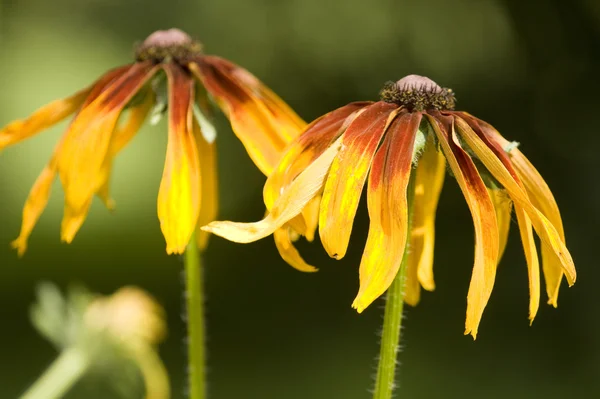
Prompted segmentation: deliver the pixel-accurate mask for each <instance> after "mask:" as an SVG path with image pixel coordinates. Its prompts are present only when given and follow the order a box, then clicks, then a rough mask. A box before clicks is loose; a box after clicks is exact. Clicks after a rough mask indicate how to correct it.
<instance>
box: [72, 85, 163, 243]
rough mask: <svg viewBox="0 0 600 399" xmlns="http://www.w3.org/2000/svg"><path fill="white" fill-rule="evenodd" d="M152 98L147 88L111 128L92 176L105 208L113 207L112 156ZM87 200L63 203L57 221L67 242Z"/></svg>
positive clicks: (130, 135)
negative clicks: (76, 205)
mask: <svg viewBox="0 0 600 399" xmlns="http://www.w3.org/2000/svg"><path fill="white" fill-rule="evenodd" d="M153 101H154V95H153V94H152V93H151V92H148V93H146V95H145V96H144V98H143V100H142V102H141V103H140V104H138V105H136V106H133V107H131V108H129V109H128V110H126V111H125V112H126V116H125V120H124V121H123V122H122V123H121V124H120V125H118V126H117V127H116V128H115V130H114V131H113V133H112V140H111V142H110V146H109V149H108V152H107V154H106V157H105V158H104V162H103V163H102V166H101V168H100V170H99V171H98V173H97V174H96V176H95V177H94V179H95V182H94V190H95V192H96V195H98V197H99V198H100V199H101V200H102V202H103V203H104V205H105V206H106V207H107V208H108V209H109V210H113V209H114V207H115V202H114V200H113V199H112V198H111V196H110V176H111V170H112V164H113V160H114V158H115V156H116V155H117V154H118V153H119V152H120V151H121V150H122V149H123V148H124V147H125V146H126V145H127V144H128V143H129V142H130V141H131V139H132V138H133V136H134V135H135V134H136V133H137V131H138V130H139V129H140V127H141V125H142V123H143V122H144V120H145V119H146V116H147V115H148V112H150V109H151V108H152V104H153ZM91 204H92V197H90V198H89V199H88V201H86V202H85V203H84V204H83V206H81V207H80V208H74V207H72V206H70V205H69V204H66V205H65V210H64V215H63V220H62V225H61V239H62V241H64V242H66V243H71V242H72V241H73V239H74V238H75V235H76V234H77V232H78V231H79V229H80V228H81V226H82V224H83V222H84V221H85V218H86V217H87V214H88V212H89V209H90V206H91Z"/></svg>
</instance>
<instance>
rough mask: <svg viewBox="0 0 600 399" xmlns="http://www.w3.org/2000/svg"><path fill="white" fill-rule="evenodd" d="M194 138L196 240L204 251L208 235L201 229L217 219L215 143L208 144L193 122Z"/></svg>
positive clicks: (217, 187) (217, 194)
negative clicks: (197, 192) (197, 173)
mask: <svg viewBox="0 0 600 399" xmlns="http://www.w3.org/2000/svg"><path fill="white" fill-rule="evenodd" d="M194 136H195V137H196V144H197V145H198V157H199V159H200V176H201V179H200V180H201V189H200V190H201V192H200V203H201V206H200V213H199V215H198V223H197V225H196V240H197V243H198V248H200V250H204V249H205V248H206V246H207V244H208V237H209V236H210V234H208V233H207V232H206V231H203V230H202V229H201V227H202V226H204V225H205V224H207V223H210V222H212V221H213V220H215V219H216V218H217V213H218V212H219V181H218V174H217V142H216V141H213V142H212V143H208V142H207V141H206V139H205V138H204V136H203V135H202V132H201V131H200V126H199V125H198V123H197V122H196V120H194Z"/></svg>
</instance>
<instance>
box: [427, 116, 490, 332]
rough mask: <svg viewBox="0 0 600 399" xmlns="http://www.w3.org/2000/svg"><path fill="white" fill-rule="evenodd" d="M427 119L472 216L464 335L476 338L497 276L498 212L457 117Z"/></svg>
mask: <svg viewBox="0 0 600 399" xmlns="http://www.w3.org/2000/svg"><path fill="white" fill-rule="evenodd" d="M428 119H429V121H430V122H431V126H432V127H433V130H434V131H435V134H436V136H437V138H438V141H439V143H440V145H441V148H442V151H443V152H444V155H445V156H446V159H447V160H448V164H449V165H450V169H452V173H453V174H454V177H455V178H456V181H457V182H458V184H459V186H460V189H461V191H462V192H463V195H464V197H465V200H466V201H467V204H468V205H469V209H470V211H471V215H472V216H473V224H474V227H475V262H474V265H473V273H472V276H471V284H470V285H469V293H468V294H467V319H466V322H465V334H471V335H472V336H473V338H474V339H475V338H476V337H477V330H478V328H479V323H480V321H481V317H482V315H483V310H484V309H485V306H486V305H487V302H488V300H489V298H490V294H491V293H492V289H493V287H494V280H495V278H496V266H497V263H498V246H499V237H498V224H497V221H496V213H495V210H494V204H493V203H492V201H491V199H490V196H489V195H488V193H487V189H486V187H485V184H484V183H483V180H482V179H481V176H479V172H478V171H477V168H476V167H475V164H474V163H473V161H472V160H471V157H470V156H469V155H468V154H467V153H466V152H465V151H464V150H463V149H462V148H461V147H460V145H459V144H458V138H457V137H456V132H455V131H454V118H452V117H450V118H444V117H443V116H439V117H431V116H430V117H428ZM449 136H450V137H449Z"/></svg>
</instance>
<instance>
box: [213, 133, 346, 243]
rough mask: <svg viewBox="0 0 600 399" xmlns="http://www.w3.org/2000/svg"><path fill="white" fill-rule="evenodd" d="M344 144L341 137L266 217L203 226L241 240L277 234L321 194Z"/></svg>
mask: <svg viewBox="0 0 600 399" xmlns="http://www.w3.org/2000/svg"><path fill="white" fill-rule="evenodd" d="M340 146H341V138H340V139H338V140H337V141H336V142H335V143H333V145H331V146H330V147H329V148H328V149H327V150H326V151H325V152H323V154H321V156H320V157H319V158H317V159H316V160H315V161H314V162H313V163H312V164H310V165H309V166H308V167H307V168H306V169H305V170H304V172H302V173H301V174H300V175H299V176H298V177H297V178H296V179H294V181H293V182H292V183H291V184H290V185H289V187H288V188H287V189H286V190H285V191H283V193H282V194H281V196H280V197H279V198H278V199H277V201H275V203H274V204H273V208H272V209H271V211H270V212H269V213H268V214H267V216H266V217H265V218H264V219H263V220H261V221H259V222H255V223H235V222H229V221H224V222H212V223H210V224H209V225H207V226H204V227H202V229H203V230H204V231H208V232H211V233H213V234H216V235H218V236H221V237H224V238H226V239H228V240H230V241H234V242H239V243H249V242H253V241H256V240H260V239H261V238H264V237H266V236H268V235H269V234H273V232H274V231H275V230H277V229H278V228H280V227H281V226H283V225H284V224H285V223H286V222H288V221H289V220H290V219H292V218H293V217H294V216H296V215H299V214H300V212H302V210H303V209H304V208H305V207H306V205H307V204H308V203H309V202H310V201H311V200H312V199H313V198H314V197H315V196H316V195H318V193H319V192H320V190H321V189H322V187H323V184H324V183H325V178H326V176H327V173H328V172H329V167H330V166H331V163H332V162H333V159H334V158H335V156H336V155H337V154H338V152H339V149H340Z"/></svg>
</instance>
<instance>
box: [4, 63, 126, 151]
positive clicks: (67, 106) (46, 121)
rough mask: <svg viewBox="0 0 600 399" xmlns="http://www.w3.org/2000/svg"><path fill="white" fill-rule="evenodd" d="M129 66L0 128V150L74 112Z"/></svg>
mask: <svg viewBox="0 0 600 399" xmlns="http://www.w3.org/2000/svg"><path fill="white" fill-rule="evenodd" d="M129 68H130V66H129V65H128V66H124V67H120V68H117V69H114V70H112V71H109V72H107V73H106V74H104V75H103V76H102V77H101V78H100V79H98V80H97V81H96V82H94V83H93V84H92V85H91V86H89V87H86V88H85V89H83V90H80V91H78V92H77V93H75V94H73V95H72V96H70V97H67V98H62V99H60V100H55V101H53V102H51V103H50V104H47V105H44V106H43V107H41V108H40V109H38V110H37V111H35V112H34V113H33V114H31V115H30V116H29V117H27V118H26V119H21V120H16V121H13V122H11V123H9V124H8V125H6V126H5V127H4V128H2V130H0V150H2V149H3V148H6V147H8V146H9V145H13V144H16V143H18V142H20V141H22V140H25V139H27V138H29V137H31V136H33V135H35V134H36V133H39V132H40V131H42V130H44V129H47V128H49V127H50V126H52V125H54V124H56V123H58V122H60V121H61V120H63V119H64V118H66V117H67V116H69V115H71V114H72V113H74V112H76V111H77V110H78V109H79V108H80V107H81V106H82V105H83V104H84V103H85V102H86V99H87V98H89V97H90V96H92V97H93V94H94V91H98V89H101V88H103V87H104V86H105V85H106V84H108V83H109V82H110V81H112V80H114V79H115V78H116V77H118V76H120V75H122V74H123V73H124V72H125V71H126V70H127V69H129ZM95 89H96V90H95ZM96 95H97V94H96Z"/></svg>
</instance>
